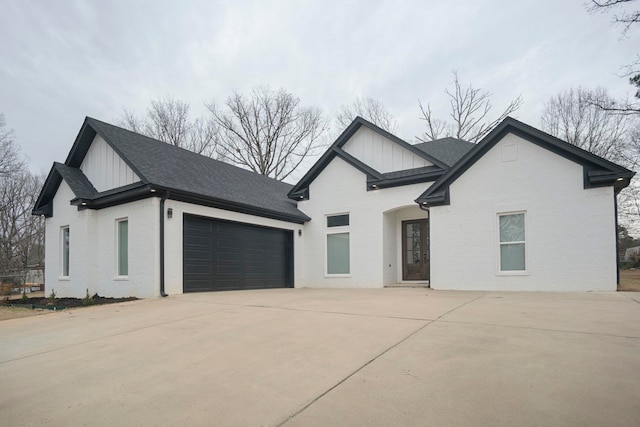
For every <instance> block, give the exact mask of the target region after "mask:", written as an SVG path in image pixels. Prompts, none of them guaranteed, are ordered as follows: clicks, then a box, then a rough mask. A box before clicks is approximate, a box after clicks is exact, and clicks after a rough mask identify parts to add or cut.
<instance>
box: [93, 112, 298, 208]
mask: <svg viewBox="0 0 640 427" xmlns="http://www.w3.org/2000/svg"><path fill="white" fill-rule="evenodd" d="M87 123H88V124H89V125H90V126H92V127H93V128H94V129H95V130H96V131H97V132H98V133H99V134H100V135H102V137H103V138H104V139H105V140H107V141H108V142H109V143H110V144H112V146H113V147H114V148H115V150H116V151H117V152H118V153H119V154H120V155H121V156H122V157H123V158H124V159H126V160H125V161H127V162H128V163H129V164H130V166H132V169H133V170H134V171H135V172H136V173H137V174H138V175H139V176H140V178H141V179H142V180H143V181H146V182H147V183H149V184H152V185H155V186H160V187H164V188H166V189H170V190H175V191H179V192H184V193H188V194H191V195H198V196H203V197H205V198H208V199H213V200H219V201H224V202H231V203H234V204H241V205H246V206H251V207H255V208H259V209H262V210H266V211H270V212H276V213H282V214H285V215H287V216H292V217H296V218H299V219H301V220H308V219H309V218H308V217H307V216H306V215H305V214H304V213H302V212H301V211H299V210H298V209H297V207H296V202H295V201H293V200H291V199H289V198H288V197H287V193H288V192H289V191H290V190H291V188H292V185H290V184H287V183H284V182H281V181H278V180H275V179H272V178H269V177H266V176H264V175H260V174H257V173H255V172H251V171H248V170H245V169H241V168H239V167H236V166H233V165H230V164H227V163H224V162H221V161H218V160H214V159H211V158H209V157H205V156H202V155H199V154H196V153H193V152H191V151H188V150H185V149H182V148H179V147H176V146H173V145H170V144H167V143H164V142H161V141H158V140H156V139H153V138H149V137H146V136H143V135H140V134H137V133H135V132H131V131H129V130H126V129H122V128H120V127H117V126H114V125H110V124H108V123H105V122H101V121H99V120H96V119H93V118H90V117H87Z"/></svg>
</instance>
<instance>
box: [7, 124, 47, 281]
mask: <svg viewBox="0 0 640 427" xmlns="http://www.w3.org/2000/svg"><path fill="white" fill-rule="evenodd" d="M5 126H6V122H5V120H4V116H3V115H2V114H0V281H5V280H7V281H10V282H13V283H21V282H24V279H25V277H26V272H27V267H28V266H29V265H31V264H41V263H42V262H43V261H44V219H43V218H41V217H38V216H35V217H34V216H32V215H31V210H32V209H33V206H34V204H35V201H36V198H37V197H38V194H39V192H40V188H41V187H42V185H43V183H44V177H43V176H40V175H33V174H32V173H31V172H29V170H28V169H27V167H26V162H25V160H24V158H23V157H22V156H21V154H20V151H19V148H18V146H17V145H16V144H15V140H14V138H13V131H12V130H6V129H5Z"/></svg>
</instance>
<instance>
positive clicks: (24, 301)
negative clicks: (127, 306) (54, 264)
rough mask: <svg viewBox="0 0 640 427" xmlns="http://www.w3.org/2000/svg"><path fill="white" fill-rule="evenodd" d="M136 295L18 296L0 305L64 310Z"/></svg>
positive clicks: (121, 299)
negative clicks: (79, 296) (78, 296)
mask: <svg viewBox="0 0 640 427" xmlns="http://www.w3.org/2000/svg"><path fill="white" fill-rule="evenodd" d="M137 299H138V298H136V297H127V298H107V297H101V296H99V295H94V296H92V297H91V298H88V299H87V298H53V299H51V298H42V297H35V298H20V299H14V300H2V301H0V305H5V306H10V307H24V308H32V309H33V308H46V309H49V310H64V309H65V308H75V307H88V306H91V305H102V304H114V303H118V302H126V301H135V300H137Z"/></svg>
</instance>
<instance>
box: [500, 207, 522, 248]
mask: <svg viewBox="0 0 640 427" xmlns="http://www.w3.org/2000/svg"><path fill="white" fill-rule="evenodd" d="M500 241H501V242H522V241H524V214H523V213H520V214H513V215H500Z"/></svg>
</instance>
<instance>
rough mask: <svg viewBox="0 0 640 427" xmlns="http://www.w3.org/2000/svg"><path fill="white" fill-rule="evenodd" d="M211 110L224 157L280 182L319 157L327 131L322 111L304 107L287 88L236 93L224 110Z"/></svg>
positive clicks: (213, 104)
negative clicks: (321, 143) (299, 167)
mask: <svg viewBox="0 0 640 427" xmlns="http://www.w3.org/2000/svg"><path fill="white" fill-rule="evenodd" d="M207 107H208V108H209V110H210V111H211V114H212V117H213V120H214V122H215V124H216V126H217V128H218V134H217V144H218V152H219V155H220V158H221V159H222V160H224V161H227V162H229V163H232V164H235V165H239V166H242V167H245V168H248V169H250V170H252V171H254V172H257V173H259V174H262V175H267V176H270V177H272V178H275V179H279V180H283V179H285V178H286V177H288V176H289V175H290V174H291V173H292V172H293V171H294V170H296V168H297V167H298V166H300V164H301V163H302V161H303V160H304V159H305V158H307V157H308V156H310V155H313V154H315V151H316V149H317V148H319V146H320V137H321V136H322V134H323V132H324V131H325V130H326V129H327V124H326V121H325V119H324V118H323V116H322V112H321V111H320V109H318V108H315V107H303V106H301V105H300V99H299V98H297V97H296V96H294V95H292V94H291V93H289V92H287V91H285V90H284V89H279V90H277V91H274V90H272V89H270V88H269V87H256V88H253V89H252V91H251V93H250V94H249V95H248V96H245V95H242V94H240V93H238V92H236V93H234V94H233V95H232V96H230V97H229V98H228V99H227V101H226V103H225V105H224V107H219V106H218V105H216V103H215V102H211V103H210V104H207ZM225 107H226V108H225Z"/></svg>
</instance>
